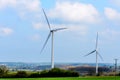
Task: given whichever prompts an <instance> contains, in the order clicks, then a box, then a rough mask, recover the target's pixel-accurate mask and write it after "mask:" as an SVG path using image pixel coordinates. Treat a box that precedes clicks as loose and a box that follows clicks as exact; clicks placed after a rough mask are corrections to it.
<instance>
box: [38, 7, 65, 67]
mask: <svg viewBox="0 0 120 80" xmlns="http://www.w3.org/2000/svg"><path fill="white" fill-rule="evenodd" d="M42 10H43V13H44V16H45V19H46V21H47V24H48V27H49V30H50V32H49V34H48V37H47V39H46V41H45V43H44V45H43V47H42V49H41V52H40V53H42V51H43V50H44V48H45V46H46V44H47V42H48V40H49V38H50V36H51V35H52V37H51V68H54V32H57V31H60V30H64V29H66V28H57V29H51V26H50V23H49V20H48V18H47V15H46V13H45V11H44V9H42Z"/></svg>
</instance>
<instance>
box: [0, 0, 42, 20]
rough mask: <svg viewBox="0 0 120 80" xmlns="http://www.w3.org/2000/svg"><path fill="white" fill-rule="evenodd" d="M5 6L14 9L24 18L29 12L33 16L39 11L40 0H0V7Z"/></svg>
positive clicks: (3, 7) (4, 7)
mask: <svg viewBox="0 0 120 80" xmlns="http://www.w3.org/2000/svg"><path fill="white" fill-rule="evenodd" d="M7 7H10V8H11V9H15V10H16V11H17V12H18V14H19V15H20V17H21V18H25V16H28V15H29V14H31V16H33V15H34V16H35V15H36V14H37V13H38V12H40V11H41V3H40V0H0V9H6V8H7ZM30 12H31V13H30ZM32 13H33V14H32Z"/></svg>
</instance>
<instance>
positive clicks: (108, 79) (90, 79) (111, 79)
mask: <svg viewBox="0 0 120 80" xmlns="http://www.w3.org/2000/svg"><path fill="white" fill-rule="evenodd" d="M0 80H120V77H116V78H115V77H77V78H1V79H0Z"/></svg>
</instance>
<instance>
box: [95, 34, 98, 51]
mask: <svg viewBox="0 0 120 80" xmlns="http://www.w3.org/2000/svg"><path fill="white" fill-rule="evenodd" d="M97 47H98V32H97V37H96V47H95V49H96V50H97Z"/></svg>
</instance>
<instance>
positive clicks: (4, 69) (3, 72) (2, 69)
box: [0, 65, 9, 77]
mask: <svg viewBox="0 0 120 80" xmlns="http://www.w3.org/2000/svg"><path fill="white" fill-rule="evenodd" d="M8 71H9V69H8V68H7V67H6V66H5V65H0V77H3V76H4V75H6V74H7V73H8Z"/></svg>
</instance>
